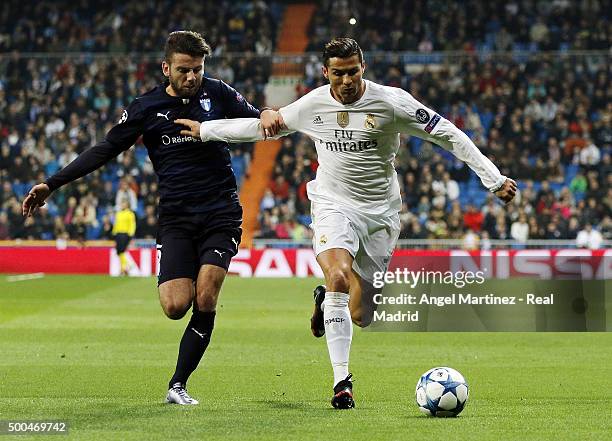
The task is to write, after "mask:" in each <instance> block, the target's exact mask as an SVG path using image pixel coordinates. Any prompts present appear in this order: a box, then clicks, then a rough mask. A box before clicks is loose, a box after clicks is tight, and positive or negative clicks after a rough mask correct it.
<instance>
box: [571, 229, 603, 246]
mask: <svg viewBox="0 0 612 441" xmlns="http://www.w3.org/2000/svg"><path fill="white" fill-rule="evenodd" d="M602 241H603V237H602V235H601V233H600V232H599V231H597V230H595V229H593V226H592V225H591V224H586V225H585V226H584V230H582V231H580V232H579V233H578V237H576V246H577V247H578V248H588V249H590V250H596V249H599V248H600V247H601V243H602Z"/></svg>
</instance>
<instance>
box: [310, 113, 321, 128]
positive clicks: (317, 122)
mask: <svg viewBox="0 0 612 441" xmlns="http://www.w3.org/2000/svg"><path fill="white" fill-rule="evenodd" d="M312 123H313V124H315V125H317V126H320V125H321V124H323V118H321V115H317V116H315V118H314V119H313V120H312Z"/></svg>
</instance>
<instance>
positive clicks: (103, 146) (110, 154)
mask: <svg viewBox="0 0 612 441" xmlns="http://www.w3.org/2000/svg"><path fill="white" fill-rule="evenodd" d="M123 150H125V148H122V147H118V146H116V145H114V144H112V143H110V142H109V141H107V140H104V141H102V142H100V143H98V144H96V145H95V146H93V147H91V148H90V149H87V150H85V151H84V152H83V153H81V154H80V155H79V156H78V157H77V158H76V159H75V160H74V161H72V162H71V163H70V164H68V165H67V166H66V167H64V168H63V169H61V170H60V171H58V172H57V173H56V174H54V175H53V176H51V177H50V178H48V179H47V180H46V181H45V182H43V183H40V184H36V185H35V186H34V187H32V189H31V190H30V191H29V192H28V194H27V196H26V197H25V199H24V201H23V203H22V206H21V209H22V214H23V216H27V217H29V216H31V215H32V214H33V213H34V212H35V211H36V210H37V209H38V208H39V207H42V206H43V205H45V200H46V199H47V198H48V197H49V195H50V194H51V193H52V192H53V191H55V190H56V189H58V188H60V187H61V186H62V185H64V184H67V183H69V182H72V181H75V180H77V179H79V178H81V177H83V176H85V175H87V174H89V173H91V172H92V171H94V170H97V169H98V168H100V167H102V166H103V165H104V164H106V163H107V162H108V161H110V160H111V159H112V158H114V157H116V156H117V155H118V154H119V153H121V152H122V151H123Z"/></svg>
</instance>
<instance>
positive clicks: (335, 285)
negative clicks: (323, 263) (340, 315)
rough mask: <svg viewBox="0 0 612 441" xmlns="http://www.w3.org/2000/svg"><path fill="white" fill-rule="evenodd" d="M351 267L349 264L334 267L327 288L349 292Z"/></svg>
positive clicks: (330, 272) (333, 290) (329, 275)
mask: <svg viewBox="0 0 612 441" xmlns="http://www.w3.org/2000/svg"><path fill="white" fill-rule="evenodd" d="M350 275H351V268H350V267H349V266H348V265H341V266H336V267H333V268H332V269H331V270H330V271H329V274H328V279H329V280H328V281H327V290H328V291H332V292H349V287H350Z"/></svg>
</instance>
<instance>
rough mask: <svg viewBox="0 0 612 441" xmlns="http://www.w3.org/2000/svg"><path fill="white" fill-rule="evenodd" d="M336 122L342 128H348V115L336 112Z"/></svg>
mask: <svg viewBox="0 0 612 441" xmlns="http://www.w3.org/2000/svg"><path fill="white" fill-rule="evenodd" d="M336 120H337V121H338V125H339V126H340V127H342V128H345V127H346V126H348V123H349V113H348V112H338V113H337V116H336Z"/></svg>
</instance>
